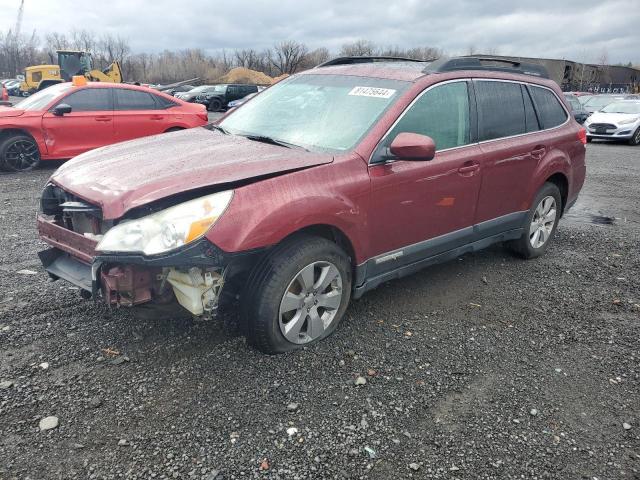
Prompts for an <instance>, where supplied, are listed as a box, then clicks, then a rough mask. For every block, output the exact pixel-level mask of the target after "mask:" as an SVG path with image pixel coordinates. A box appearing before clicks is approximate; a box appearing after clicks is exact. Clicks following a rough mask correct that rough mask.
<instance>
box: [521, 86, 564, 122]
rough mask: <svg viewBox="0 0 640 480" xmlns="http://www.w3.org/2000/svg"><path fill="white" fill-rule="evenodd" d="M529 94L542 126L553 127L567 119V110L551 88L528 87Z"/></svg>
mask: <svg viewBox="0 0 640 480" xmlns="http://www.w3.org/2000/svg"><path fill="white" fill-rule="evenodd" d="M530 89H531V96H532V97H533V101H534V102H535V104H536V107H537V110H538V115H539V116H540V122H541V123H542V128H553V127H557V126H558V125H562V124H563V123H564V122H565V121H566V120H567V112H566V111H565V110H564V108H562V105H561V104H560V101H559V100H558V98H557V97H556V96H555V95H554V93H553V92H552V91H551V90H548V89H546V88H541V87H533V86H532V87H530Z"/></svg>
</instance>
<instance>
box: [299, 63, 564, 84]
mask: <svg viewBox="0 0 640 480" xmlns="http://www.w3.org/2000/svg"><path fill="white" fill-rule="evenodd" d="M430 65H436V62H422V61H413V60H400V61H398V60H393V61H384V60H382V61H374V62H366V63H365V62H362V63H348V64H338V65H326V66H321V67H316V68H312V69H310V70H305V71H304V72H301V73H300V74H302V75H351V76H358V77H371V78H381V79H387V80H401V81H406V82H412V83H415V82H417V81H418V80H419V79H423V78H442V79H443V80H449V79H458V78H477V79H483V78H486V79H499V80H511V81H516V82H526V83H533V84H537V85H542V86H546V87H550V88H553V87H554V86H556V83H555V82H554V81H553V80H550V79H549V78H545V77H541V76H537V75H531V74H525V73H520V72H517V71H514V72H509V71H505V70H498V69H497V70H491V69H483V70H476V69H473V68H469V69H459V70H451V71H442V72H440V71H433V72H429V66H430Z"/></svg>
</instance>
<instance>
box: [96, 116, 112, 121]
mask: <svg viewBox="0 0 640 480" xmlns="http://www.w3.org/2000/svg"><path fill="white" fill-rule="evenodd" d="M95 118H96V122H110V121H111V117H107V116H99V117H95Z"/></svg>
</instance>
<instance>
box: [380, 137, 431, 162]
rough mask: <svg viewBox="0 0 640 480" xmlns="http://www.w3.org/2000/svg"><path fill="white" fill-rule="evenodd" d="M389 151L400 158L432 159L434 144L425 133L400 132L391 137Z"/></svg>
mask: <svg viewBox="0 0 640 480" xmlns="http://www.w3.org/2000/svg"><path fill="white" fill-rule="evenodd" d="M389 151H390V152H391V154H392V155H393V156H395V157H397V158H398V159H400V160H417V161H420V160H422V161H425V160H432V159H433V157H435V156H436V144H435V142H434V141H433V138H431V137H428V136H426V135H420V134H418V133H408V132H402V133H399V134H398V135H397V136H396V138H394V139H393V142H391V146H390V147H389Z"/></svg>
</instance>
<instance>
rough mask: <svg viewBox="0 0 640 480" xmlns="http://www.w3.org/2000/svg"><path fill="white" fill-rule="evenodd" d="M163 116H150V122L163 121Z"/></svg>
mask: <svg viewBox="0 0 640 480" xmlns="http://www.w3.org/2000/svg"><path fill="white" fill-rule="evenodd" d="M163 119H164V116H162V115H151V120H163Z"/></svg>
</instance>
